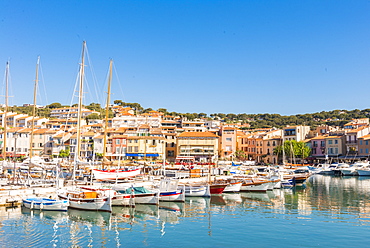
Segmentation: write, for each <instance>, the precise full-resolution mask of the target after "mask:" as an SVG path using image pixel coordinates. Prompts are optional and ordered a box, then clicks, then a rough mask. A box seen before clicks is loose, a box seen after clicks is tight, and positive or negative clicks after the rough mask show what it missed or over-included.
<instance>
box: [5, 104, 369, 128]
mask: <svg viewBox="0 0 370 248" xmlns="http://www.w3.org/2000/svg"><path fill="white" fill-rule="evenodd" d="M114 104H115V105H120V106H122V107H131V108H133V109H134V110H135V112H136V113H137V114H141V113H148V112H149V111H152V110H154V109H152V108H143V107H142V106H141V105H140V104H139V103H126V102H123V101H121V100H115V101H114ZM61 107H68V106H63V105H62V104H60V103H52V104H49V105H47V106H45V108H38V109H37V116H40V117H46V118H50V111H51V110H52V109H54V108H61ZM84 107H85V108H87V109H90V110H94V111H98V112H99V113H101V115H100V118H103V117H104V109H103V108H102V107H101V105H100V104H99V103H90V104H89V105H86V106H84ZM8 111H13V112H17V113H24V114H28V115H32V106H27V107H18V106H13V107H9V108H8ZM156 111H159V112H162V113H164V114H165V115H171V116H180V117H186V118H187V119H188V120H194V119H197V118H207V119H209V120H212V119H214V120H221V121H223V122H227V123H241V124H246V123H247V124H249V125H250V127H249V128H251V129H255V128H270V127H276V128H282V127H284V126H286V125H306V126H311V128H315V127H317V126H319V125H321V124H326V125H329V126H340V127H343V125H344V124H346V123H348V122H349V121H351V120H352V119H358V118H369V117H370V109H364V110H359V109H355V110H332V111H321V112H317V113H312V114H298V115H289V116H284V115H280V114H267V113H266V114H246V113H243V114H234V113H228V114H224V113H214V114H210V115H207V114H206V113H178V112H170V111H168V110H167V109H165V108H159V109H157V110H156ZM91 117H93V116H91ZM94 118H96V115H95V116H94ZM249 128H248V129H249Z"/></svg>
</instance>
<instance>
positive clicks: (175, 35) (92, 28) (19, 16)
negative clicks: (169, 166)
mask: <svg viewBox="0 0 370 248" xmlns="http://www.w3.org/2000/svg"><path fill="white" fill-rule="evenodd" d="M0 34H1V35H0V69H1V64H3V68H4V69H2V71H5V64H6V61H7V60H10V75H11V80H10V84H11V85H10V89H11V91H10V94H11V96H12V97H11V98H10V99H9V103H10V104H11V105H13V104H14V105H22V104H24V103H32V102H33V85H34V79H35V67H36V60H37V56H40V57H41V77H40V89H39V92H40V93H39V95H38V97H37V98H38V100H37V102H38V104H42V105H46V104H50V103H53V102H60V103H62V104H66V105H69V104H71V102H73V101H72V100H71V99H72V97H73V95H75V94H76V93H74V87H75V83H76V78H77V76H78V64H79V61H80V58H81V47H82V42H83V41H84V40H85V41H86V42H87V48H88V56H89V61H90V63H89V65H88V66H87V68H86V74H87V85H88V87H86V90H85V92H86V94H85V100H84V103H85V104H88V103H90V102H99V103H102V104H103V102H104V98H105V94H104V93H105V92H106V84H107V82H106V81H107V80H106V78H107V73H108V66H109V59H110V58H112V59H113V60H114V65H115V71H114V75H113V81H112V91H113V95H112V101H111V102H113V100H116V99H119V100H123V101H125V102H138V103H140V104H141V105H142V106H143V107H144V108H149V107H151V108H153V109H158V108H166V109H167V110H169V111H175V112H184V113H186V112H190V113H194V112H197V113H200V112H204V113H208V114H211V113H278V114H282V115H290V114H298V113H300V114H303V113H314V112H320V111H328V110H334V109H348V110H351V109H365V108H369V107H370V97H369V93H370V1H368V0H366V1H362V0H356V1H353V0H348V1H345V0H327V1H322V0H309V1H297V0H291V1H288V0H286V1H282V0H270V1H264V0H248V1H247V0H244V1H237V0H235V1H227V0H225V1H216V0H214V1H207V0H201V1H200V0H198V1H192V0H189V1H173V0H168V1H155V0H151V1H149V0H148V1H108V0H107V1H93V0H89V1H87V0H86V1H75V0H74V1H66V0H64V1H46V0H45V1H37V0H33V1H29V0H25V1H19V0H17V1H6V0H1V1H0ZM89 75H90V76H89ZM93 78H96V80H93ZM3 88H4V80H3V83H2V89H3ZM2 95H4V93H2ZM0 102H4V97H2V98H1V100H0ZM74 102H75V101H74Z"/></svg>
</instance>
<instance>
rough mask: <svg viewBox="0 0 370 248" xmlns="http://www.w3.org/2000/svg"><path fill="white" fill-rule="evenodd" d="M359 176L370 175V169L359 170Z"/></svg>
mask: <svg viewBox="0 0 370 248" xmlns="http://www.w3.org/2000/svg"><path fill="white" fill-rule="evenodd" d="M357 173H358V175H359V176H370V170H357Z"/></svg>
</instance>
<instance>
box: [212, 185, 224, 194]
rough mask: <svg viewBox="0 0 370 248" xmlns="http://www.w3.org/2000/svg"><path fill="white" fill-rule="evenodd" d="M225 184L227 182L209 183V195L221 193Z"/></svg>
mask: <svg viewBox="0 0 370 248" xmlns="http://www.w3.org/2000/svg"><path fill="white" fill-rule="evenodd" d="M226 186H227V184H211V185H210V192H211V195H215V194H222V192H223V191H224V189H225V188H226Z"/></svg>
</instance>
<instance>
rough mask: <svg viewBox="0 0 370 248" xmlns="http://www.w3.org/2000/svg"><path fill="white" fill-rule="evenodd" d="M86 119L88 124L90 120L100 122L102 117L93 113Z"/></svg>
mask: <svg viewBox="0 0 370 248" xmlns="http://www.w3.org/2000/svg"><path fill="white" fill-rule="evenodd" d="M85 119H86V122H87V123H89V120H100V119H101V117H100V115H99V114H97V113H92V114H89V115H88V116H86V117H85Z"/></svg>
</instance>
